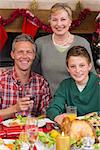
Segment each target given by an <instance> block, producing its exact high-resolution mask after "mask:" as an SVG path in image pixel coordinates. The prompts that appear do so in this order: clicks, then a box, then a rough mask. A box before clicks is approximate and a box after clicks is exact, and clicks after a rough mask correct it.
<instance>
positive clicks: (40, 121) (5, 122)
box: [2, 119, 46, 127]
mask: <svg viewBox="0 0 100 150" xmlns="http://www.w3.org/2000/svg"><path fill="white" fill-rule="evenodd" d="M16 120H18V119H16ZM13 121H14V119H8V120H5V121H2V124H3V125H4V126H6V127H11V125H10V123H11V122H13ZM16 122H17V123H18V125H16V126H20V125H21V124H20V121H16ZM45 125H46V121H45V119H39V120H38V127H43V126H45Z"/></svg>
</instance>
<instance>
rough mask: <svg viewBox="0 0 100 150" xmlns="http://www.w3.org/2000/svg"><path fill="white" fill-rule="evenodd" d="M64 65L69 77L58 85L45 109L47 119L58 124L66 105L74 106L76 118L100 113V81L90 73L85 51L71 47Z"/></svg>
mask: <svg viewBox="0 0 100 150" xmlns="http://www.w3.org/2000/svg"><path fill="white" fill-rule="evenodd" d="M66 65H67V70H68V72H69V73H70V76H71V77H69V78H68V79H65V80H63V81H62V82H61V83H60V85H59V87H58V89H57V91H56V92H55V95H54V97H53V100H52V101H51V104H50V106H49V108H48V109H47V117H49V118H50V119H52V120H54V121H56V122H57V123H59V124H61V121H62V119H63V118H64V117H65V116H66V114H65V113H66V110H65V105H66V104H67V105H68V106H76V107H77V114H78V116H82V115H85V114H88V113H91V112H97V111H98V112H99V111H100V84H99V82H100V79H99V77H98V76H96V75H95V74H93V73H92V72H91V73H90V71H91V68H92V63H91V58H90V55H89V53H88V52H87V50H86V49H85V48H84V47H82V46H74V47H72V48H71V49H70V50H69V51H68V53H67V57H66Z"/></svg>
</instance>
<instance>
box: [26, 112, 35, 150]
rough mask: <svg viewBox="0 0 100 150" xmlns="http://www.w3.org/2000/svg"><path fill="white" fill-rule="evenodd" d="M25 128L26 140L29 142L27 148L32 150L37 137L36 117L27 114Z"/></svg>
mask: <svg viewBox="0 0 100 150" xmlns="http://www.w3.org/2000/svg"><path fill="white" fill-rule="evenodd" d="M25 129H26V136H27V141H28V142H29V144H30V148H29V149H30V150H31V149H32V150H33V147H34V143H35V142H36V141H37V139H38V119H37V118H36V117H34V116H32V115H31V116H28V117H27V121H26V125H25Z"/></svg>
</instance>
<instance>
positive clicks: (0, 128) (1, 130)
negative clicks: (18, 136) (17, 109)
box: [0, 124, 6, 138]
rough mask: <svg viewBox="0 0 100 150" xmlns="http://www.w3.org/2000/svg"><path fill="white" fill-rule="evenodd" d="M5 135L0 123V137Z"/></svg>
mask: <svg viewBox="0 0 100 150" xmlns="http://www.w3.org/2000/svg"><path fill="white" fill-rule="evenodd" d="M4 137H6V132H5V131H4V130H3V125H2V124H0V138H4Z"/></svg>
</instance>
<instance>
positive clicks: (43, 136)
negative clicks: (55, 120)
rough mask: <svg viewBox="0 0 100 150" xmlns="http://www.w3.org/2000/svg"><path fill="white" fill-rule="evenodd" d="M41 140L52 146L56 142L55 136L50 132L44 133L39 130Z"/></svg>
mask: <svg viewBox="0 0 100 150" xmlns="http://www.w3.org/2000/svg"><path fill="white" fill-rule="evenodd" d="M39 140H40V141H41V142H42V143H43V144H44V145H48V147H49V148H50V147H51V146H53V145H54V144H55V142H56V141H55V138H53V137H51V136H50V135H49V134H47V133H44V132H39Z"/></svg>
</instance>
